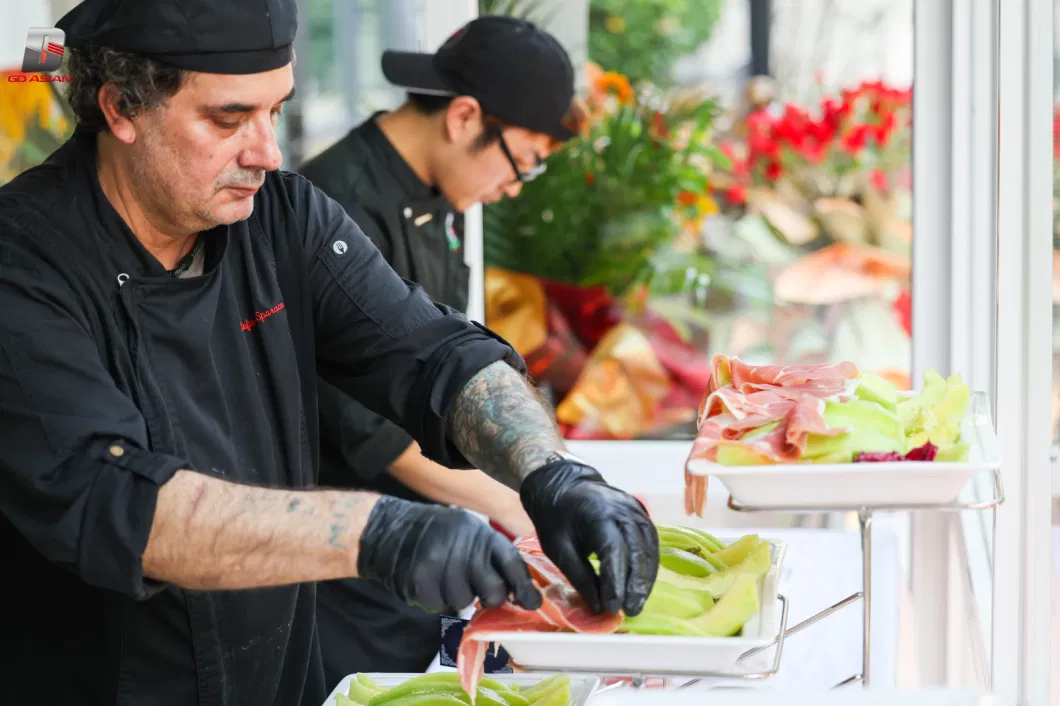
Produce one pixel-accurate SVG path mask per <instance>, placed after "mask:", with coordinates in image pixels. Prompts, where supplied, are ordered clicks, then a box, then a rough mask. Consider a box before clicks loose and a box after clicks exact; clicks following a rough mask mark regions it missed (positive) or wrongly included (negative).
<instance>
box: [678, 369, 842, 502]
mask: <svg viewBox="0 0 1060 706" xmlns="http://www.w3.org/2000/svg"><path fill="white" fill-rule="evenodd" d="M858 373H859V371H858V368H857V366H856V365H854V364H853V363H849V362H844V363H834V364H820V365H748V364H746V363H744V362H743V361H741V360H740V359H738V358H729V357H727V356H724V355H720V354H719V355H715V356H714V358H713V360H712V361H711V379H710V383H709V384H708V385H707V395H706V397H705V398H704V399H703V402H702V403H701V404H700V407H699V420H698V427H699V429H698V433H697V435H696V440H695V442H694V443H693V444H692V450H691V452H690V453H689V460H693V459H705V460H708V461H716V460H717V458H718V450H719V449H720V448H722V447H725V446H740V447H743V448H744V449H746V450H747V451H749V452H751V453H752V454H753V455H754V456H757V457H760V458H761V459H762V463H791V462H797V461H798V460H799V458H800V457H801V456H802V453H803V451H805V449H806V442H807V439H808V437H809V435H810V434H821V435H831V434H839V433H842V430H840V429H829V428H828V425H827V424H825V421H824V418H823V416H822V414H823V411H824V401H825V400H827V399H844V398H846V397H847V395H848V394H849V391H848V389H849V387H848V381H850V380H853V379H854V378H856V377H857V376H858ZM767 425H773V426H772V428H769V427H767ZM757 429H762V430H763V431H762V432H761V433H750V432H753V431H754V430H757ZM706 492H707V480H706V476H698V475H695V474H692V473H690V472H689V471H688V469H687V468H686V470H685V512H686V513H688V514H690V515H691V514H694V515H698V516H700V517H702V516H703V510H704V508H705V506H706Z"/></svg>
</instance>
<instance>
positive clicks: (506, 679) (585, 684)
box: [323, 672, 600, 706]
mask: <svg viewBox="0 0 1060 706" xmlns="http://www.w3.org/2000/svg"><path fill="white" fill-rule="evenodd" d="M365 674H366V676H367V677H368V678H369V679H371V680H372V681H374V682H375V683H376V684H378V685H379V686H385V687H387V688H393V687H395V686H398V685H400V684H404V683H405V682H407V681H408V680H409V679H414V678H416V677H422V676H423V675H422V674H404V673H401V674H398V673H394V674H388V673H374V672H366V673H365ZM355 676H356V675H354V674H350V675H348V676H346V677H345V678H344V679H343V680H342V681H341V682H339V685H338V686H336V687H335V690H334V691H332V692H331V695H330V696H328V700H327V701H325V702H324V704H323V706H335V695H336V694H343V695H345V694H347V693H349V691H350V680H351V679H353V678H354V677H355ZM487 676H489V678H490V679H496V680H497V681H499V682H501V683H503V684H518V685H519V686H520V687H529V686H533V685H534V684H537V683H538V682H540V681H544V680H545V679H547V678H548V675H547V674H546V675H542V674H489V675H487ZM599 683H600V679H599V677H592V676H581V675H574V674H572V675H571V677H570V697H571V700H570V706H585V705H586V704H588V703H589V697H590V696H591V695H592V693H593V691H595V690H596V687H597V686H598V685H599Z"/></svg>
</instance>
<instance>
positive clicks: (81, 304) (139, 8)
mask: <svg viewBox="0 0 1060 706" xmlns="http://www.w3.org/2000/svg"><path fill="white" fill-rule="evenodd" d="M295 16H296V7H295V3H294V2H293V0H223V1H222V0H216V1H215V2H206V1H205V0H199V1H196V0H181V1H180V2H176V1H175V0H170V1H162V0H157V1H155V2H144V1H143V0H86V2H84V3H82V4H81V5H78V6H77V7H76V8H75V9H74V10H72V11H71V12H70V13H69V14H67V15H66V16H65V17H64V18H63V19H62V20H60V22H59V26H60V28H61V29H63V30H64V31H65V33H66V47H67V50H68V53H69V54H70V55H71V56H70V67H69V73H70V75H71V80H70V82H69V83H68V86H69V89H70V100H71V103H72V105H73V107H74V109H75V111H76V114H77V117H78V127H77V129H76V131H75V134H74V136H73V137H72V138H71V139H70V140H69V141H68V142H67V143H66V144H64V145H63V146H62V147H60V148H59V149H58V150H57V151H56V152H55V154H53V155H52V156H51V157H50V158H49V159H48V160H47V161H46V162H45V163H44V164H43V165H41V166H39V167H35V168H33V169H30V170H28V171H27V172H25V173H24V174H22V175H20V176H19V177H18V178H16V179H14V180H13V181H11V182H10V183H8V184H7V185H5V186H3V187H0V312H2V316H0V545H2V546H3V547H4V576H5V579H6V580H5V584H6V587H7V594H6V595H7V601H6V606H7V611H6V612H5V621H4V629H3V631H2V635H3V637H2V638H0V639H2V640H3V644H4V647H5V648H6V649H5V652H6V654H5V658H4V659H3V660H0V685H2V689H3V700H4V702H5V703H12V704H26V703H62V704H64V705H72V704H93V705H94V704H101V705H102V704H106V705H115V704H123V705H124V704H130V705H131V704H152V705H153V706H170V705H173V706H176V705H177V704H181V705H184V704H203V705H207V706H216V705H224V706H243V705H246V706H261V705H262V704H281V705H283V706H287V705H289V704H299V703H305V704H317V703H321V702H322V701H323V699H324V697H325V696H326V692H325V690H324V680H323V669H322V665H321V662H320V654H319V643H318V641H317V639H316V635H315V603H316V600H315V591H314V583H315V582H317V581H324V580H329V579H333V578H341V577H349V576H359V577H363V578H370V579H374V580H377V581H379V582H380V583H382V584H383V585H385V586H386V587H387V588H389V589H390V590H392V591H394V592H395V593H396V594H397V595H399V596H400V597H401V598H402V599H403V600H406V601H409V602H415V603H419V604H421V605H423V606H425V607H427V608H428V609H441V608H442V607H444V606H462V605H467V604H469V603H470V602H471V601H472V600H473V599H474V597H476V596H478V597H479V598H480V599H481V600H482V602H483V603H484V604H487V605H499V604H502V603H503V602H504V601H505V600H508V599H509V598H510V599H511V600H514V601H515V602H516V603H518V604H521V605H523V606H527V607H534V606H537V605H539V603H540V595H539V594H538V593H537V591H536V589H535V588H534V587H533V585H532V583H531V582H530V579H529V572H528V570H527V569H526V566H525V564H523V563H522V562H521V561H520V560H519V558H518V555H517V553H516V552H515V550H514V548H513V547H512V546H511V544H510V543H508V542H506V541H505V540H504V539H503V538H502V537H501V535H500V534H498V533H496V532H493V531H492V530H490V529H489V528H488V527H487V525H485V523H482V522H480V521H478V520H477V519H475V518H474V517H473V516H472V515H470V514H469V513H466V512H464V511H462V510H457V509H450V508H443V507H438V506H432V505H426V504H421V503H412V502H408V501H405V500H401V499H396V498H392V497H380V496H378V495H376V494H372V493H367V492H362V491H348V490H328V489H320V488H316V487H314V486H315V485H316V481H317V477H316V476H317V464H318V437H319V430H318V427H317V415H316V412H317V392H316V391H317V379H318V376H320V377H323V378H324V379H326V380H327V381H328V382H329V383H330V384H332V385H334V386H335V387H337V388H338V389H340V390H342V391H343V392H344V393H346V394H348V395H350V396H351V397H353V398H354V399H356V400H358V401H360V402H361V403H363V404H365V405H366V406H368V407H369V408H370V409H372V410H373V411H375V412H377V413H379V414H383V415H384V416H386V417H387V418H388V419H390V420H391V421H393V422H395V423H397V424H399V425H400V426H402V427H403V428H405V429H406V430H408V432H409V434H410V435H411V436H412V438H414V439H415V440H416V441H417V443H418V444H419V446H420V447H421V448H422V449H423V452H424V454H425V455H426V456H428V457H430V458H433V459H435V460H437V461H439V462H441V463H444V464H446V465H457V464H459V465H462V466H464V467H466V466H467V465H473V466H475V467H477V468H479V469H481V470H483V471H484V472H486V473H489V474H490V475H491V476H494V477H497V478H514V479H516V480H514V481H513V483H519V488H520V497H521V500H522V503H523V505H524V507H525V509H526V511H527V514H528V515H529V516H530V518H531V519H532V521H533V523H534V526H535V527H536V529H537V530H538V534H539V536H540V537H541V540H542V544H543V546H544V548H545V551H546V552H547V553H548V554H549V555H550V556H551V557H553V559H554V560H555V561H556V562H557V563H558V564H559V565H560V567H561V568H563V570H564V571H565V572H566V573H567V574H568V575H569V577H570V578H571V580H572V582H573V583H574V584H575V585H576V586H577V588H578V590H579V591H580V592H581V593H582V595H583V596H584V597H585V599H586V600H587V602H588V603H589V605H590V606H591V608H592V609H594V610H610V611H616V610H619V609H621V608H624V609H625V610H626V611H627V612H629V613H636V612H638V611H639V610H640V609H641V607H642V605H643V602H644V600H645V599H646V596H647V593H648V592H649V591H650V589H651V586H652V583H653V581H654V576H655V572H656V571H657V567H658V551H657V545H656V544H655V542H656V540H657V536H656V534H655V532H654V528H653V527H652V525H651V523H650V521H649V520H648V518H647V515H646V513H645V511H644V509H643V508H642V507H641V506H640V505H639V503H637V502H636V501H635V500H634V499H632V498H631V497H630V496H629V495H627V494H625V493H623V492H621V491H619V490H617V489H614V488H612V487H610V486H608V485H607V484H606V483H605V482H604V481H603V479H602V478H601V477H600V475H599V473H597V472H596V471H595V470H593V469H592V468H589V467H588V466H586V465H584V464H582V463H579V462H577V461H576V460H574V459H571V458H569V457H568V456H566V455H565V453H564V451H563V446H562V440H561V439H560V438H559V436H558V434H557V433H556V429H555V426H554V424H553V423H552V421H551V418H550V416H549V414H548V411H547V410H546V409H545V408H544V407H542V405H541V404H540V403H539V402H538V401H537V398H536V397H535V395H534V393H533V391H532V389H531V388H530V387H529V385H528V384H527V382H526V380H525V378H524V376H523V374H521V372H520V371H521V370H522V367H521V361H520V359H519V358H518V356H517V355H515V354H514V353H513V351H512V350H511V349H510V347H509V346H507V345H506V344H505V343H504V342H503V341H501V340H499V339H498V338H496V337H495V336H492V335H491V334H489V332H487V331H486V330H484V329H482V328H481V327H478V326H475V325H473V324H471V323H469V322H468V320H467V319H466V318H465V317H463V316H462V315H460V314H459V313H457V312H455V311H453V310H452V309H449V308H447V307H444V306H442V305H435V304H433V303H432V302H431V301H430V300H429V299H428V297H427V296H426V295H425V294H424V293H423V291H422V290H421V289H420V288H418V287H416V286H414V285H411V284H409V283H406V282H404V281H403V280H401V279H400V278H399V277H398V276H397V275H396V274H395V273H394V271H393V270H392V269H391V268H390V267H389V266H388V265H387V264H386V263H385V261H384V260H383V259H382V257H381V256H380V254H379V251H378V249H377V248H376V247H375V246H374V245H372V243H371V241H370V240H368V239H367V238H366V237H365V236H364V234H363V233H362V232H361V231H360V229H359V228H358V227H357V225H356V224H355V222H354V221H353V220H351V219H350V218H349V217H348V216H347V215H346V214H345V212H344V211H343V210H342V208H341V207H340V206H339V205H338V204H336V203H335V202H334V201H332V200H331V199H329V198H327V197H326V196H325V195H324V194H323V193H322V192H320V191H319V190H317V189H315V188H314V187H313V186H312V185H311V184H310V183H309V182H308V181H306V180H305V179H304V178H302V177H300V176H297V175H294V174H289V173H284V172H281V171H279V166H280V163H281V157H280V154H279V151H278V149H277V145H276V139H275V135H274V125H275V120H276V114H277V113H278V112H279V111H280V109H281V108H282V106H283V103H284V101H285V100H286V99H287V98H288V97H289V96H290V95H291V92H292V90H293V88H294V86H293V74H292V70H291V61H292V52H291V42H292V40H293V38H294V35H295ZM462 129H466V130H467V131H468V137H467V139H472V138H471V137H470V132H471V131H473V130H481V129H482V125H481V120H475V119H473V118H469V119H468V121H467V123H466V125H463V126H462ZM593 552H595V553H596V554H597V555H598V556H599V557H600V560H601V562H602V566H601V570H600V574H599V576H598V575H597V574H596V573H595V572H593V570H592V568H591V566H590V565H589V564H588V562H587V559H586V557H587V556H588V555H589V554H590V553H593Z"/></svg>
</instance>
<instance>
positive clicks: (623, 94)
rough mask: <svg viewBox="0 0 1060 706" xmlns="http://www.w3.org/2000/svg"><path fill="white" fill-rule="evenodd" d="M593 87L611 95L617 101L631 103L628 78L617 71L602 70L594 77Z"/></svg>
mask: <svg viewBox="0 0 1060 706" xmlns="http://www.w3.org/2000/svg"><path fill="white" fill-rule="evenodd" d="M593 88H595V89H596V90H597V91H598V92H600V93H603V94H610V95H613V96H614V97H615V98H616V99H618V102H619V103H622V104H624V105H632V104H633V87H632V86H630V85H629V79H628V78H626V77H625V76H623V75H622V74H620V73H618V72H617V71H606V72H604V74H603V75H602V76H600V77H599V78H598V79H596V85H595V86H593Z"/></svg>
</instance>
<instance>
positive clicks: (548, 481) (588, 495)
mask: <svg viewBox="0 0 1060 706" xmlns="http://www.w3.org/2000/svg"><path fill="white" fill-rule="evenodd" d="M519 496H520V497H521V498H522V501H523V507H525V508H526V512H527V514H528V515H530V519H531V520H533V522H534V527H536V528H537V537H538V539H539V540H540V541H541V549H542V550H544V552H545V554H547V555H548V557H549V558H550V559H552V561H553V562H554V563H555V564H556V566H557V567H559V569H560V570H561V571H562V572H563V573H564V574H565V575H566V576H567V578H568V579H569V580H570V582H571V584H572V585H573V586H574V588H576V589H578V592H579V593H580V594H581V595H582V598H584V599H585V601H586V602H587V603H588V604H589V606H590V607H591V608H592V609H593V610H594V611H596V612H597V613H599V612H601V611H602V610H606V611H607V612H609V613H617V612H618V611H619V610H622V609H624V610H625V611H626V615H637V614H638V613H640V611H641V609H642V608H643V607H644V602H645V601H646V600H648V594H649V593H651V589H652V586H653V585H654V584H655V577H656V575H657V574H658V573H659V535H658V533H657V532H656V531H655V524H654V523H653V522H652V521H651V519H650V518H649V517H648V511H647V510H646V509H645V508H644V506H643V505H641V503H640V502H639V501H638V500H636V499H635V498H634V497H633V496H631V495H629V494H627V493H624V492H623V491H621V490H619V489H618V488H614V487H612V486H610V485H608V484H607V483H606V482H604V479H603V477H601V475H600V474H599V473H598V472H597V471H596V470H595V469H594V468H591V467H590V466H587V465H585V464H582V463H578V462H576V461H573V460H567V459H561V460H555V461H552V462H550V463H547V464H545V465H544V466H542V467H541V468H539V469H537V470H536V471H534V472H533V473H531V474H530V475H529V476H527V477H526V480H524V481H523V485H522V487H521V488H520V489H519ZM593 553H595V554H596V556H597V558H598V559H599V560H600V575H599V576H597V575H596V572H595V571H593V567H592V565H591V564H590V563H589V555H590V554H593Z"/></svg>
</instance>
